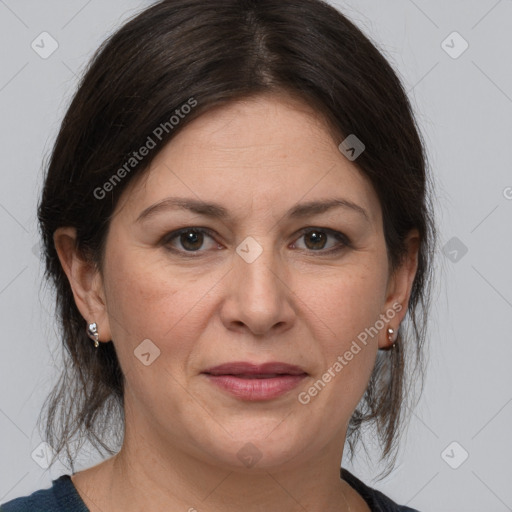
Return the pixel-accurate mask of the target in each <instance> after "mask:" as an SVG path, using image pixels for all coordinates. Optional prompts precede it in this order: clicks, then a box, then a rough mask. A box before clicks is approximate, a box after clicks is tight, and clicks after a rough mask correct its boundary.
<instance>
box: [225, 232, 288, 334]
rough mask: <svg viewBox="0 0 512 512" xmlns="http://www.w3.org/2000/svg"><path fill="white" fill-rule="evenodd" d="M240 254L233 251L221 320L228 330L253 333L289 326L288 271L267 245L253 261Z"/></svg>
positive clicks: (270, 332) (278, 330) (272, 332)
mask: <svg viewBox="0 0 512 512" xmlns="http://www.w3.org/2000/svg"><path fill="white" fill-rule="evenodd" d="M253 243H254V242H253ZM260 247H261V244H260ZM251 250H254V247H251ZM240 254H242V256H240ZM240 254H239V253H236V254H234V261H233V265H234V267H233V269H232V271H231V272H230V277H229V278H228V281H227V285H226V296H225V300H224V301H223V304H222V308H221V319H222V322H223V323H224V325H225V326H226V328H227V329H229V330H238V331H243V330H249V331H250V333H251V334H253V335H256V336H265V335H275V334H277V333H278V332H279V333H281V332H284V331H286V330H288V329H290V328H291V327H292V325H293V322H294V319H295V316H296V312H295V310H294V307H293V297H294V293H293V291H292V286H293V285H292V283H291V282H290V280H291V278H290V274H289V271H288V270H287V269H286V268H285V265H284V264H283V263H282V262H281V261H280V260H279V258H278V257H277V256H276V254H275V253H274V251H272V249H270V248H268V249H264V250H263V251H262V252H261V254H259V256H258V257H257V258H256V259H255V260H254V261H251V258H244V257H243V252H240Z"/></svg>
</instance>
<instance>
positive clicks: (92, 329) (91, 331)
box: [87, 322, 100, 348]
mask: <svg viewBox="0 0 512 512" xmlns="http://www.w3.org/2000/svg"><path fill="white" fill-rule="evenodd" d="M87 336H89V338H91V340H94V347H95V348H98V347H99V346H100V342H99V341H98V340H99V337H100V336H99V334H98V325H97V324H96V322H93V323H91V324H89V325H88V326H87Z"/></svg>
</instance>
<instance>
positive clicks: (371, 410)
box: [38, 0, 436, 474]
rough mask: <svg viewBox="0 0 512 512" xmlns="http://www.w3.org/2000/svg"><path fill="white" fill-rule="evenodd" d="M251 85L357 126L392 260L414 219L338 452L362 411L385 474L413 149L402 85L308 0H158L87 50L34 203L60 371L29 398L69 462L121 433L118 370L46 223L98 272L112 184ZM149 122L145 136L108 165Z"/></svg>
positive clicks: (424, 246)
mask: <svg viewBox="0 0 512 512" xmlns="http://www.w3.org/2000/svg"><path fill="white" fill-rule="evenodd" d="M263 93H284V94H286V95H287V96H290V97H292V96H293V97H296V98H300V99H302V100H303V101H304V102H307V104H308V105H310V106H312V107H313V108H314V109H315V111H316V112H318V114H319V115H321V116H322V118H323V119H324V120H325V122H326V124H327V125H328V126H329V127H330V128H331V129H332V133H335V134H336V137H337V141H338V143H340V142H341V141H342V140H344V138H345V137H347V136H348V135H350V134H355V135H356V136H357V137H358V138H359V139H360V140H361V141H363V143H364V144H365V147H366V149H365V151H364V152H363V153H362V154H361V155H360V156H359V157H358V158H357V161H356V162H355V164H356V165H357V167H358V169H359V170H360V172H362V173H363V175H365V176H366V177H367V178H368V179H369V180H370V182H371V183H372V185H373V187H374V189H375V191H376V193H377V195H378V197H379V200H380V205H381V208H382V214H383V222H384V226H383V227H384V235H385V240H386V244H387V251H388V257H389V262H390V269H391V270H394V269H396V268H397V267H398V266H399V265H400V263H401V261H402V258H403V256H404V254H405V244H404V240H405V238H406V235H407V234H408V233H409V231H410V230H411V229H413V228H416V229H418V231H419V233H420V236H421V244H420V248H419V254H418V269H417V273H416V276H415V279H414V283H413V286H412V293H411V296H410V301H409V308H408V311H407V314H408V318H407V317H406V322H404V325H402V327H401V328H400V330H399V333H398V334H399V335H398V339H397V348H396V349H394V350H391V351H379V353H378V356H377V361H376V364H375V367H374V369H373V373H372V375H371V378H370V381H369V383H368V387H367V390H366V393H365V395H364V396H363V398H362V399H361V401H360V403H359V404H358V406H357V408H356V410H355V412H354V414H353V416H352V418H351V420H350V423H349V427H348V431H347V441H348V443H349V449H350V450H349V453H350V458H351V459H352V458H353V454H354V451H355V445H356V443H357V442H358V441H359V440H360V438H361V427H362V426H363V424H366V423H368V424H369V425H374V426H376V429H377V434H378V435H377V438H378V440H379V443H380V446H381V449H382V454H381V460H385V459H388V460H390V461H391V463H390V465H389V466H388V472H387V473H386V474H388V473H389V471H391V469H392V467H393V466H394V464H395V459H396V452H397V448H398V438H399V434H400V433H401V430H402V426H403V425H404V424H405V423H404V422H405V418H406V417H407V416H408V412H409V411H408V410H406V408H407V409H409V407H408V404H409V402H410V398H411V397H413V396H414V395H415V393H413V392H412V389H411V382H418V381H417V380H416V381H415V379H414V378H415V377H418V379H420V381H421V384H422V387H423V373H424V355H423V348H424V347H423V345H424V341H425V334H426V326H427V317H428V311H429V307H430V302H431V295H430V294H431V291H430V287H431V284H432V268H433V265H432V258H433V255H434V252H435V245H436V229H435V223H434V219H433V209H432V206H431V195H430V186H431V185H432V184H431V181H430V177H429V175H428V173H427V169H428V166H427V157H426V153H425V149H424V144H423V141H422V138H421V135H420V133H419V130H418V128H417V126H416V122H415V119H414V116H413V113H412V108H411V105H410V103H409V101H408V98H407V95H406V93H405V91H404V89H403V86H402V84H401V83H400V80H399V78H398V77H397V75H396V74H395V72H394V71H393V69H392V67H391V66H390V64H389V63H388V62H387V60H386V59H385V58H384V56H383V55H382V54H381V53H380V52H379V50H378V49H377V48H376V47H375V46H374V44H373V43H371V42H370V40H369V39H368V38H367V37H366V36H365V35H363V33H362V32H361V31H360V30H359V29H358V28H357V27H356V26H355V25H354V24H353V23H351V22H350V21H349V20H347V18H345V17H344V16H343V15H342V14H341V13H340V12H339V11H337V10H336V9H335V8H334V7H332V6H330V5H328V4H327V3H324V2H322V1H320V0H215V1H214V2H204V1H203V0H172V1H171V0H163V1H160V2H158V3H156V4H154V5H152V6H151V7H149V8H147V9H146V10H144V11H143V12H141V13H139V14H138V15H136V16H135V17H134V18H132V19H131V20H130V21H129V22H127V23H126V24H124V25H123V26H122V27H121V28H120V29H119V30H118V31H117V32H115V33H114V34H113V35H111V36H110V37H109V38H108V39H107V40H106V41H104V42H103V44H102V45H101V46H100V48H99V49H98V50H97V51H96V53H95V54H94V56H93V58H92V59H91V62H90V63H89V65H88V68H87V69H86V71H85V73H84V75H83V78H82V79H81V82H80V85H79V88H78V91H77V92H76V94H75V96H74V98H73V100H72V102H71V104H70V106H69V108H68V110H67V113H66V115H65V117H64V120H63V122H62V126H61V129H60V132H59V134H58V136H57V139H56V141H55V144H54V147H53V150H52V153H51V157H50V160H49V164H48V167H47V172H46V176H45V182H44V189H43V192H42V197H41V201H40V203H39V205H38V218H39V223H40V230H41V233H42V238H43V243H44V257H45V265H46V266H45V278H46V279H47V280H48V281H51V282H52V284H53V285H54V286H55V291H56V307H57V314H58V318H59V322H60V323H59V327H60V328H61V329H62V341H63V346H64V348H65V351H63V356H64V368H63V373H62V374H61V377H60V379H59V381H58V383H57V384H56V386H55V388H54V389H53V390H52V392H51V394H50V395H49V396H48V398H47V400H46V402H45V404H44V408H43V409H46V416H45V419H46V426H45V437H46V440H47V442H49V443H50V445H51V446H52V447H53V449H54V450H55V452H56V454H60V453H61V452H62V451H63V450H64V449H66V453H67V460H68V461H69V462H70V464H71V467H72V468H73V457H74V454H73V453H71V451H70V446H71V443H72V442H74V441H76V440H78V441H79V443H83V442H84V441H85V440H87V441H89V442H91V443H92V445H93V446H94V447H95V448H96V449H97V450H98V451H99V452H100V453H101V451H102V449H104V450H106V451H107V452H108V453H110V454H113V453H115V451H116V449H118V447H119V446H120V445H119V443H120V441H121V438H120V437H119V432H120V431H121V429H120V428H119V427H120V425H124V415H123V374H122V371H121V369H120V366H119V362H118V359H117V356H116V352H115V349H114V346H113V344H112V343H107V344H102V345H101V346H100V348H98V349H95V348H94V345H93V343H92V342H91V340H90V339H89V338H88V336H87V334H86V322H85V320H84V319H83V317H82V316H81V314H80V312H79V310H78V308H77V306H76V304H75V301H74V298H73V294H72V291H71V287H70V284H69V282H68V279H67V276H66V275H65V273H64V271H63V269H62V267H61V264H60V261H59V259H58V256H57V253H56V250H55V246H54V242H53V234H54V232H55V230H56V229H57V228H58V227H61V226H74V227H75V228H76V230H77V249H78V250H80V252H81V254H83V255H84V257H87V258H90V260H91V261H92V262H94V263H95V264H96V266H97V268H98V270H99V271H101V269H102V265H103V257H104V249H105V240H106V235H107V233H108V229H109V223H110V219H111V217H112V214H113V211H114V209H115V207H116V204H117V202H118V200H119V197H120V195H121V194H122V192H123V190H124V189H125V187H126V186H127V185H128V184H129V183H130V182H131V180H134V179H135V177H140V176H143V173H144V171H146V170H147V169H148V168H149V166H150V164H151V162H152V160H153V158H154V157H155V156H156V155H157V153H158V150H159V149H161V148H162V147H163V146H164V145H165V144H166V143H167V142H169V141H170V140H171V139H172V138H173V136H174V135H175V134H176V133H178V132H179V131H180V130H182V129H183V128H185V127H186V126H187V124H188V123H189V122H190V121H192V120H193V119H195V118H197V117H198V116H200V115H201V114H202V113H204V112H206V111H208V110H209V109H212V108H213V107H216V106H221V105H223V104H226V103H229V102H233V101H235V100H239V99H244V98H249V97H251V96H255V95H258V94H263ZM187 104H188V105H189V106H190V107H191V108H187V109H185V108H184V107H183V106H184V105H187ZM187 112H188V113H187ZM185 113H186V115H180V114H185ZM172 116H174V117H175V119H174V120H172ZM178 117H179V120H178V122H176V119H177V118H178ZM158 127H160V131H157V128H158ZM160 132H161V133H160ZM155 133H158V134H159V135H160V137H157V136H156V135H155ZM148 137H150V138H151V139H152V140H153V142H154V143H155V145H156V149H152V150H151V151H149V154H147V156H145V158H144V159H142V160H141V161H140V162H136V164H134V165H133V166H132V165H130V167H131V168H130V169H127V167H126V165H125V166H124V169H125V172H122V171H121V170H120V169H121V166H123V164H125V163H126V162H128V161H130V158H133V152H134V151H136V150H138V149H139V148H141V147H142V146H144V145H145V144H148ZM131 162H132V164H133V163H134V162H133V161H131ZM107 183H110V185H105V184H107ZM107 192H108V193H107ZM406 327H407V329H405V328H406ZM405 330H406V331H407V332H404V331H405ZM409 362H410V363H411V364H412V363H414V366H413V367H411V368H409ZM39 419H40V420H41V416H40V418H39ZM109 427H114V428H112V430H111V432H110V436H112V437H110V440H111V441H113V442H114V444H117V446H116V447H115V448H112V446H111V445H109V442H110V441H108V439H107V434H108V433H109ZM116 436H117V437H116Z"/></svg>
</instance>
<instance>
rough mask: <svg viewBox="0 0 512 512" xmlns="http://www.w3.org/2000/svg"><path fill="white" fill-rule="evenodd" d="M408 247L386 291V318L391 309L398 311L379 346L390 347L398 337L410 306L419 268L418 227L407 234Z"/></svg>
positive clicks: (384, 312) (388, 325) (388, 316)
mask: <svg viewBox="0 0 512 512" xmlns="http://www.w3.org/2000/svg"><path fill="white" fill-rule="evenodd" d="M405 244H406V247H407V251H406V254H405V255H404V258H403V260H402V263H401V265H400V267H399V268H397V269H396V270H395V272H394V273H393V274H392V275H391V276H390V278H389V280H388V287H387V292H386V302H385V304H384V311H383V314H384V315H385V316H386V318H391V316H390V311H394V312H396V314H395V315H394V316H393V319H390V320H389V322H388V323H387V324H386V327H385V329H383V332H382V333H381V334H382V335H381V336H379V348H380V349H388V348H390V347H391V345H392V344H393V342H394V340H395V339H396V336H397V332H398V328H399V326H400V324H401V323H402V320H403V319H404V317H405V315H406V313H407V308H408V306H409V298H410V296H411V291H412V284H413V282H414V277H415V276H416V270H417V269H418V251H419V246H420V236H419V231H418V230H417V229H413V230H411V231H410V232H409V234H408V235H407V238H406V240H405ZM389 327H391V328H392V329H394V331H395V334H394V335H393V337H392V340H391V341H390V340H389V338H388V333H387V330H388V328H389Z"/></svg>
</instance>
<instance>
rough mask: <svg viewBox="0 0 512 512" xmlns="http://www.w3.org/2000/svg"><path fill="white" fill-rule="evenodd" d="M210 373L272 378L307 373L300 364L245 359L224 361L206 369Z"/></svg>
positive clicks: (246, 377)
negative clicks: (253, 361) (246, 360)
mask: <svg viewBox="0 0 512 512" xmlns="http://www.w3.org/2000/svg"><path fill="white" fill-rule="evenodd" d="M202 373H206V374H208V375H214V376H219V375H232V376H235V377H239V378H244V379H270V378H274V377H279V376H282V375H307V372H306V371H305V370H303V369H302V368H301V367H300V366H297V365H292V364H288V363H281V362H270V363H264V364H255V363H250V362H245V361H236V362H232V363H224V364H221V365H218V366H214V367H212V368H209V369H208V370H205V371H204V372H202Z"/></svg>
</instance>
